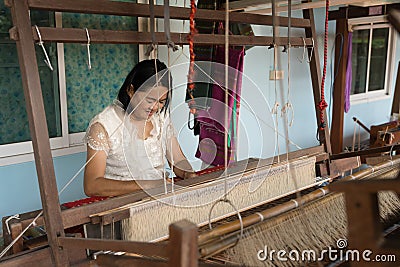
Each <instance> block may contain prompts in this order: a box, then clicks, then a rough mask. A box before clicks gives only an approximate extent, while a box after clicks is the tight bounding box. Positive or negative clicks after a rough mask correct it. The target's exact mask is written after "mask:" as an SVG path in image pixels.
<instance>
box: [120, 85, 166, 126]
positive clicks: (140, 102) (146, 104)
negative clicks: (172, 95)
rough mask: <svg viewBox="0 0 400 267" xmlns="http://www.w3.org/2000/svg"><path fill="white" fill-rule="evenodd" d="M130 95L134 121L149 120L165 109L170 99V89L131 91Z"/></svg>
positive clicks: (155, 88)
mask: <svg viewBox="0 0 400 267" xmlns="http://www.w3.org/2000/svg"><path fill="white" fill-rule="evenodd" d="M128 95H129V96H130V97H131V103H130V104H131V106H132V108H133V112H132V116H133V117H134V119H136V120H147V119H150V117H151V116H153V114H154V113H155V112H157V111H159V110H161V109H162V108H163V107H164V105H165V103H166V101H167V97H168V88H167V87H165V86H158V87H153V88H150V89H149V90H147V91H137V92H134V90H129V91H128Z"/></svg>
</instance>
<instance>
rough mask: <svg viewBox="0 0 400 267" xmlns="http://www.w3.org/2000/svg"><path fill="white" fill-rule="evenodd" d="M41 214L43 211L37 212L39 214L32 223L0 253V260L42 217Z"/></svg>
mask: <svg viewBox="0 0 400 267" xmlns="http://www.w3.org/2000/svg"><path fill="white" fill-rule="evenodd" d="M42 214H43V210H42V211H41V212H39V214H38V215H37V216H36V217H35V218H34V219H33V221H32V222H31V223H30V224H29V225H28V226H27V227H25V229H24V230H22V232H21V233H20V234H19V235H18V236H17V237H16V238H15V239H14V240H13V241H12V242H11V243H10V244H9V245H8V246H7V247H6V248H5V249H4V250H3V251H2V252H1V253H0V259H1V258H2V257H3V256H4V255H5V254H6V253H7V251H8V250H10V248H11V247H12V246H14V244H15V243H16V242H17V241H18V239H20V238H21V237H22V236H23V235H24V234H25V232H26V231H27V230H28V229H29V228H30V227H31V226H32V225H33V224H34V223H35V221H36V220H37V219H38V218H39V217H40V216H42Z"/></svg>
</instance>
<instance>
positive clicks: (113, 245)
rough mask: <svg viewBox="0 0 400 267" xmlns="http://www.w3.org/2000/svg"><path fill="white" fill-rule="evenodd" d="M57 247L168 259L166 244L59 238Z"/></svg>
mask: <svg viewBox="0 0 400 267" xmlns="http://www.w3.org/2000/svg"><path fill="white" fill-rule="evenodd" d="M58 241H59V245H60V246H61V247H64V248H68V249H70V248H76V249H77V248H81V249H93V250H112V251H122V252H130V253H135V254H140V255H143V256H149V257H154V256H155V257H163V258H168V256H169V255H168V249H167V244H166V243H149V242H133V241H125V240H107V239H95V238H75V237H60V238H58Z"/></svg>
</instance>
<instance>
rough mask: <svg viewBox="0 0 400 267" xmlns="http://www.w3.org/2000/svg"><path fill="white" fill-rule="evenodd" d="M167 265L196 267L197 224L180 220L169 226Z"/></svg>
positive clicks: (197, 255)
mask: <svg viewBox="0 0 400 267" xmlns="http://www.w3.org/2000/svg"><path fill="white" fill-rule="evenodd" d="M168 246H169V255H170V258H169V266H170V267H197V266H198V258H199V251H198V247H197V226H196V225H195V224H193V223H191V222H189V221H187V220H182V221H179V222H177V223H174V224H171V225H170V226H169V243H168Z"/></svg>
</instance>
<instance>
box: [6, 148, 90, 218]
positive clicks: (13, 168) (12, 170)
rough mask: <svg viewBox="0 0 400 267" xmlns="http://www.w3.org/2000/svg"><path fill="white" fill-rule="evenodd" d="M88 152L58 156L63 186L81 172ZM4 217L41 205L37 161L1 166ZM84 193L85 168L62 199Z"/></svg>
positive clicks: (59, 182)
mask: <svg viewBox="0 0 400 267" xmlns="http://www.w3.org/2000/svg"><path fill="white" fill-rule="evenodd" d="M85 159H86V153H78V154H72V155H68V156H60V157H55V158H54V160H53V162H54V168H55V173H56V177H57V186H58V188H59V190H60V189H61V188H62V187H64V185H65V184H66V183H67V182H68V181H69V180H70V178H72V176H74V175H75V173H77V171H78V170H79V169H80V167H81V166H82V165H83V163H84V162H85ZM0 174H1V177H0V179H1V186H0V196H1V198H0V217H1V218H2V217H4V216H8V215H14V214H17V213H23V212H28V211H33V210H37V209H41V207H42V206H41V201H40V194H39V186H38V180H37V174H36V168H35V163H34V162H25V163H20V164H14V165H9V166H2V167H0ZM83 197H84V193H83V172H82V173H80V174H79V175H78V176H77V177H76V179H75V180H74V181H73V182H72V183H71V185H70V186H69V187H68V188H67V189H66V190H65V191H64V192H63V193H62V194H61V196H60V202H61V203H64V202H68V201H72V200H76V199H81V198H83Z"/></svg>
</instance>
